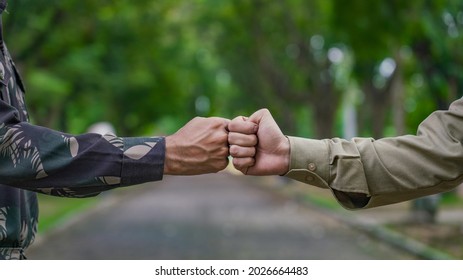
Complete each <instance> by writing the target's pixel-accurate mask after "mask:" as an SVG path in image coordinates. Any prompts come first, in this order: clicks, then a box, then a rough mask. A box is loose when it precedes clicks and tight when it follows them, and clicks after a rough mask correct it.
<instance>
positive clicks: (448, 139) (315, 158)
mask: <svg viewBox="0 0 463 280" xmlns="http://www.w3.org/2000/svg"><path fill="white" fill-rule="evenodd" d="M290 143H291V149H292V151H291V168H290V170H289V172H288V174H287V176H288V177H290V178H293V179H296V180H299V181H302V182H305V183H309V184H312V185H316V186H319V187H325V188H327V187H329V188H331V189H332V190H333V193H334V195H335V196H336V198H337V199H338V200H339V201H340V203H342V204H343V205H344V206H345V207H347V208H369V207H376V206H380V205H386V204H391V203H396V202H401V201H406V200H411V199H415V198H418V197H422V196H426V195H431V194H435V193H440V192H445V191H448V190H451V189H453V188H455V187H456V186H458V185H459V184H460V183H461V182H462V181H463V100H462V99H459V100H457V101H455V102H454V103H453V104H452V105H451V106H450V108H449V110H447V111H437V112H434V113H433V114H431V115H430V116H429V117H428V118H427V119H426V120H424V121H423V122H422V123H421V124H420V126H419V128H418V132H417V134H416V135H404V136H399V137H391V138H383V139H379V140H374V139H370V138H356V139H353V140H352V141H346V140H343V139H336V138H335V139H325V140H309V139H301V138H292V137H290ZM309 164H312V165H310V166H309ZM310 167H312V168H310Z"/></svg>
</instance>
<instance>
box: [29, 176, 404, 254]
mask: <svg viewBox="0 0 463 280" xmlns="http://www.w3.org/2000/svg"><path fill="white" fill-rule="evenodd" d="M259 182H261V181H259V180H256V178H252V177H244V176H236V175H231V174H229V173H225V172H222V173H219V174H214V175H206V176H195V177H166V178H165V179H164V181H162V182H158V183H155V184H147V185H143V186H137V187H131V188H126V189H124V190H120V191H114V192H113V193H111V194H109V195H108V197H106V198H105V199H104V200H106V201H112V203H110V204H109V205H108V206H107V207H98V208H97V209H96V210H92V211H91V212H89V214H88V215H87V216H86V217H85V218H84V219H80V220H78V221H75V222H73V223H71V224H69V225H68V226H66V227H65V228H64V229H62V230H56V231H54V232H52V233H50V234H49V235H47V236H45V237H43V238H42V240H39V242H37V244H36V245H35V246H33V247H32V248H30V250H29V251H28V252H27V255H28V257H29V258H30V259H410V258H412V257H411V256H409V255H405V254H404V253H402V252H399V251H396V250H395V249H392V248H390V247H388V246H387V245H386V244H381V243H379V242H376V241H374V240H371V239H369V238H368V237H366V236H365V235H364V234H362V233H359V232H357V231H354V230H352V229H350V228H347V227H346V226H344V225H343V224H340V223H339V221H337V220H334V219H332V218H331V217H330V216H327V215H326V214H323V213H319V212H317V211H316V210H313V209H308V208H305V207H302V206H300V205H298V204H297V203H295V202H293V201H290V200H288V199H286V198H283V197H281V196H279V195H276V194H274V193H272V192H271V191H269V190H268V189H265V188H262V187H260V186H259V185H258V184H260V183H259Z"/></svg>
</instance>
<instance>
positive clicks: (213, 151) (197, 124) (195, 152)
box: [164, 117, 230, 175]
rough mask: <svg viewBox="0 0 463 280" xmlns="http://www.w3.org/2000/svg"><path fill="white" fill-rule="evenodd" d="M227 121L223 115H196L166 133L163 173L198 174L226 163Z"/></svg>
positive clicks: (227, 154)
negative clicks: (171, 131) (210, 116)
mask: <svg viewBox="0 0 463 280" xmlns="http://www.w3.org/2000/svg"><path fill="white" fill-rule="evenodd" d="M229 122H230V121H229V120H227V119H223V118H215V117H214V118H200V117H196V118H194V119H192V120H191V121H189V122H188V123H187V124H186V125H185V126H184V127H182V128H181V129H179V130H178V131H177V132H176V133H175V134H173V135H171V136H167V137H166V156H165V163H164V174H167V175H198V174H205V173H215V172H218V171H220V170H222V169H224V168H225V167H227V165H228V156H229V150H228V131H227V126H228V123H229Z"/></svg>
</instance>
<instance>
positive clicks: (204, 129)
mask: <svg viewBox="0 0 463 280" xmlns="http://www.w3.org/2000/svg"><path fill="white" fill-rule="evenodd" d="M18 115H19V114H18V112H17V110H16V109H15V108H14V107H12V106H9V105H8V104H6V103H5V102H3V101H0V183H1V184H4V185H8V186H12V187H18V188H24V189H27V190H31V191H37V192H42V193H46V194H50V195H57V196H72V197H83V196H91V195H96V194H98V193H100V192H101V191H105V190H109V189H112V188H115V187H122V186H129V185H135V184H140V183H144V182H149V181H157V180H161V179H162V177H163V174H172V175H195V174H203V173H211V172H218V171H219V170H222V169H223V168H225V167H226V165H227V162H228V159H227V157H228V142H227V131H226V129H225V128H226V127H227V125H228V121H227V120H225V119H220V118H195V119H193V120H192V121H190V122H189V123H188V124H186V125H185V126H184V127H183V128H182V129H180V130H179V131H178V132H177V133H175V134H173V135H171V136H168V137H165V138H164V137H117V136H114V135H110V134H107V135H104V136H101V135H99V134H92V133H88V134H82V135H77V136H76V135H69V134H65V133H62V132H58V131H54V130H51V129H48V128H44V127H40V126H34V125H31V124H29V123H27V122H22V121H20V120H19V119H18V117H17V116H18ZM166 147H167V149H166Z"/></svg>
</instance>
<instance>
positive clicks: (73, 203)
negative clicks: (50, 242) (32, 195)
mask: <svg viewBox="0 0 463 280" xmlns="http://www.w3.org/2000/svg"><path fill="white" fill-rule="evenodd" d="M38 199H39V227H38V232H39V233H45V232H47V231H48V230H50V229H51V228H53V227H55V226H57V225H58V224H60V223H62V222H64V221H65V220H66V219H67V218H69V217H71V216H72V215H74V214H76V213H78V212H80V211H82V210H84V209H87V208H88V207H91V206H92V205H94V204H96V202H97V201H98V197H92V198H64V197H54V196H47V195H42V194H39V195H38Z"/></svg>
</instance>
